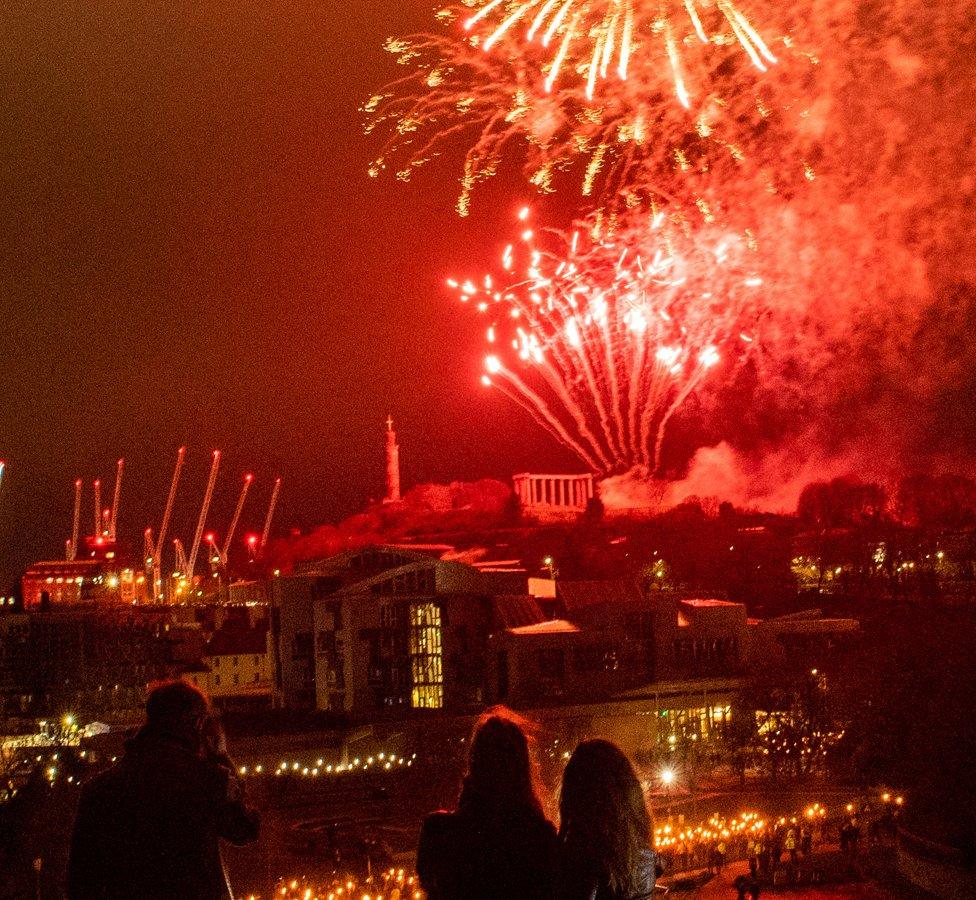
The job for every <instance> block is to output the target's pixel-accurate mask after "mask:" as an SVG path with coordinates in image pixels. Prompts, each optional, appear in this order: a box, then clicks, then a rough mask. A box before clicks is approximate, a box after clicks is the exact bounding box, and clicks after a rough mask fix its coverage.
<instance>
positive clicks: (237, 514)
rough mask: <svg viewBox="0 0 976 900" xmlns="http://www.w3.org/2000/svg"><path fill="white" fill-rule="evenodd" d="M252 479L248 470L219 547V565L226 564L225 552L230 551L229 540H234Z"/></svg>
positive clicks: (224, 565)
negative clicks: (221, 544) (222, 542)
mask: <svg viewBox="0 0 976 900" xmlns="http://www.w3.org/2000/svg"><path fill="white" fill-rule="evenodd" d="M252 481H254V476H253V475H252V474H251V473H250V472H248V473H247V475H245V476H244V484H243V485H242V486H241V493H240V496H239V497H238V498H237V506H235V507H234V515H233V516H231V520H230V525H229V527H228V528H227V534H226V535H225V537H224V545H223V546H222V547H221V548H220V554H219V555H220V565H221V566H223V567H225V568H226V566H227V554H228V552H229V551H230V545H231V541H233V540H234V533H235V532H236V531H237V523H238V522H239V521H240V519H241V510H242V509H244V501H245V499H247V492H248V489H249V488H250V487H251V482H252Z"/></svg>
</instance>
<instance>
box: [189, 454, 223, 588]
mask: <svg viewBox="0 0 976 900" xmlns="http://www.w3.org/2000/svg"><path fill="white" fill-rule="evenodd" d="M219 468H220V451H219V450H214V452H213V462H212V463H211V465H210V477H209V478H208V479H207V490H206V491H205V492H204V495H203V505H202V506H201V507H200V517H199V518H198V519H197V530H196V532H195V533H194V535H193V546H192V547H191V548H190V558H189V559H188V560H187V563H186V580H187V581H192V580H193V568H194V566H195V565H196V562H197V553H198V552H199V550H200V541H201V540H202V539H203V529H204V526H205V525H206V524H207V513H208V512H209V511H210V501H211V500H212V499H213V491H214V485H215V484H216V483H217V471H218V469H219Z"/></svg>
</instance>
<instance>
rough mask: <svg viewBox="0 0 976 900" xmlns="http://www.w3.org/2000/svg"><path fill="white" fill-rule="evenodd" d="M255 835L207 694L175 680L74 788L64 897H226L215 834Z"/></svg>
mask: <svg viewBox="0 0 976 900" xmlns="http://www.w3.org/2000/svg"><path fill="white" fill-rule="evenodd" d="M257 836H258V821H257V815H256V814H255V813H254V812H252V811H251V810H249V809H248V808H247V807H246V806H245V804H244V798H243V794H242V790H241V784H240V782H239V781H238V779H237V778H236V776H235V770H234V766H233V764H232V763H231V761H230V759H229V758H228V756H227V752H226V749H225V747H224V742H223V732H222V731H221V730H220V727H219V724H217V723H216V721H215V720H214V719H213V718H212V717H211V716H210V709H209V704H208V702H207V698H206V697H205V696H204V695H203V694H202V693H201V692H200V691H198V690H197V689H196V688H193V687H191V686H190V685H188V684H186V683H185V682H182V681H173V682H168V683H166V684H161V685H159V686H158V687H156V688H154V689H153V690H152V691H151V692H150V694H149V699H148V700H147V701H146V724H145V725H144V726H143V727H142V728H141V729H140V730H139V732H138V733H137V734H136V736H135V737H134V738H132V739H131V740H130V741H128V742H127V744H126V752H125V755H124V756H123V757H122V759H121V760H120V761H119V762H118V763H117V764H116V765H114V766H113V767H112V768H111V769H109V770H108V771H107V772H105V773H103V774H101V775H99V776H98V777H96V778H94V779H93V780H92V781H91V782H89V783H88V784H87V785H86V786H85V789H84V790H83V791H82V795H81V802H80V805H79V807H78V817H77V819H76V821H75V830H74V836H73V839H72V844H71V859H70V861H69V866H68V896H69V897H70V898H71V900H96V898H97V900H121V898H136V897H139V898H149V900H157V898H158V900H162V898H169V900H173V898H181V900H183V898H185V900H228V898H230V897H231V891H230V888H229V885H228V883H227V878H226V876H225V873H224V868H223V865H222V862H221V858H220V846H219V838H225V839H226V840H229V841H231V842H232V843H235V844H246V843H249V842H250V841H253V840H256V839H257Z"/></svg>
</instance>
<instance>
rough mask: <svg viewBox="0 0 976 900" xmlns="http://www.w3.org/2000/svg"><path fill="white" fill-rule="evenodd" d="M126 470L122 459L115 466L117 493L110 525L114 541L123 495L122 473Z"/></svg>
mask: <svg viewBox="0 0 976 900" xmlns="http://www.w3.org/2000/svg"><path fill="white" fill-rule="evenodd" d="M124 470H125V460H124V459H120V460H119V461H118V462H117V463H116V464H115V493H114V494H113V495H112V516H111V518H110V519H109V524H108V536H109V538H111V539H112V540H113V541H114V540H115V536H116V529H117V526H118V521H119V496H120V495H121V493H122V473H123V471H124Z"/></svg>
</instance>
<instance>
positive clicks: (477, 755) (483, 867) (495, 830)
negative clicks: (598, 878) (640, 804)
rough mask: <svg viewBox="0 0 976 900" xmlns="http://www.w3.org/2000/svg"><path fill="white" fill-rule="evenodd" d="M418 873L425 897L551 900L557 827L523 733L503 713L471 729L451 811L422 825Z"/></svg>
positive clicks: (441, 899)
mask: <svg viewBox="0 0 976 900" xmlns="http://www.w3.org/2000/svg"><path fill="white" fill-rule="evenodd" d="M417 872H418V874H419V875H420V883H421V885H422V886H423V888H424V890H426V891H427V896H428V898H429V900H462V898H463V900H482V898H484V900H488V898H491V900H500V898H507V897H511V898H519V900H550V898H552V897H553V896H554V892H555V884H556V880H557V874H558V856H557V849H556V829H555V828H554V827H553V825H552V823H551V822H550V821H549V820H548V819H547V818H546V816H545V814H544V812H543V809H542V803H541V802H540V801H539V794H538V791H537V789H536V782H535V773H534V767H533V762H532V757H531V755H530V751H529V741H528V738H527V737H526V735H525V731H524V730H523V729H522V727H521V726H520V725H519V724H518V722H516V721H515V720H514V716H512V714H510V713H508V712H507V711H504V710H502V711H493V712H491V713H489V714H488V715H487V717H486V718H483V719H482V721H480V722H479V724H478V726H477V727H476V728H475V732H474V736H473V738H472V741H471V752H470V756H469V759H468V772H467V774H466V775H465V777H464V782H463V785H462V787H461V796H460V798H459V800H458V808H457V810H456V811H455V812H436V813H432V814H431V815H429V816H428V817H427V819H426V820H425V821H424V825H423V829H422V830H421V833H420V846H419V848H418V850H417Z"/></svg>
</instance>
